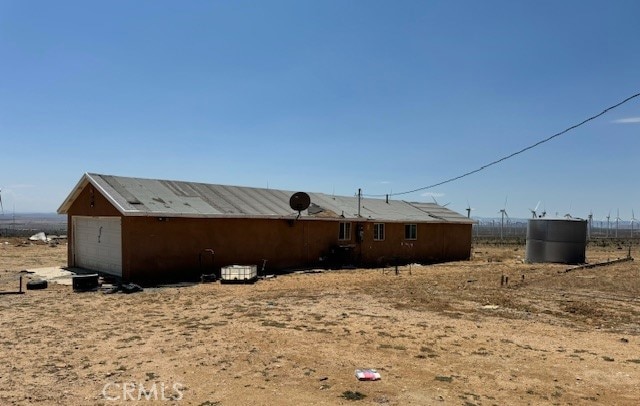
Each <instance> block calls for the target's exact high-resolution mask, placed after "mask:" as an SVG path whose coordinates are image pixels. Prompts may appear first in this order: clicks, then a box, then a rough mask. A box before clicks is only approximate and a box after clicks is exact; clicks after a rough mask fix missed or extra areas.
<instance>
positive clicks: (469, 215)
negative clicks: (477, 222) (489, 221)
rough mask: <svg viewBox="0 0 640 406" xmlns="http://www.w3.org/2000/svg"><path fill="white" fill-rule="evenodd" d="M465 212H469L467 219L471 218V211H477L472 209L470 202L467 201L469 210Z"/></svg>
mask: <svg viewBox="0 0 640 406" xmlns="http://www.w3.org/2000/svg"><path fill="white" fill-rule="evenodd" d="M465 210H466V211H467V218H471V210H475V209H474V208H472V207H471V205H470V204H469V201H468V200H467V208H466V209H465Z"/></svg>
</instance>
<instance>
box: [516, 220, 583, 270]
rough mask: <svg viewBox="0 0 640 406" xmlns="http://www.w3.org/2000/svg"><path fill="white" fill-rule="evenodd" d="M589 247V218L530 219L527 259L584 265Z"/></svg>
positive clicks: (529, 260) (530, 260)
mask: <svg viewBox="0 0 640 406" xmlns="http://www.w3.org/2000/svg"><path fill="white" fill-rule="evenodd" d="M586 248H587V221H586V220H582V219H546V218H539V219H529V223H528V224H527V249H526V251H527V252H526V256H525V260H526V261H527V262H558V263H563V264H582V263H584V262H585V252H586Z"/></svg>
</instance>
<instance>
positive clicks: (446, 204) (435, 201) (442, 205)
mask: <svg viewBox="0 0 640 406" xmlns="http://www.w3.org/2000/svg"><path fill="white" fill-rule="evenodd" d="M431 198H432V199H433V202H434V203H435V204H437V205H438V206H440V207H447V206H448V205H450V204H451V202H449V203H445V204H440V203H438V201H437V200H436V198H435V197H434V196H431Z"/></svg>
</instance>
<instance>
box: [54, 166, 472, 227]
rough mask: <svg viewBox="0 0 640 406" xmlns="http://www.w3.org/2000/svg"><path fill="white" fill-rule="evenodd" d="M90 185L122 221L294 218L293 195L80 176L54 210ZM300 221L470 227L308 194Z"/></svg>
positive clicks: (426, 212) (391, 205)
mask: <svg viewBox="0 0 640 406" xmlns="http://www.w3.org/2000/svg"><path fill="white" fill-rule="evenodd" d="M88 184H91V185H93V186H94V187H95V188H96V189H98V190H99V191H100V192H101V193H102V194H103V195H104V196H105V198H106V199H107V200H108V201H109V202H110V203H111V204H113V205H114V206H115V207H116V208H117V209H118V211H120V213H122V215H124V216H157V217H206V218H220V217H222V218H224V217H228V218H239V217H242V218H295V217H297V216H298V212H296V211H295V210H293V209H291V207H290V206H289V199H290V197H291V195H293V193H294V192H291V191H285V190H277V189H264V188H253V187H244V186H228V185H212V184H206V183H196V182H182V181H170V180H159V179H142V178H130V177H122V176H111V175H101V174H95V173H87V174H85V175H84V176H83V177H82V178H81V179H80V181H79V182H78V184H77V185H76V187H75V188H74V190H73V191H72V192H71V193H70V194H69V196H68V197H67V199H66V200H65V201H64V202H63V203H62V205H61V206H60V208H59V209H58V213H60V214H66V213H68V210H69V208H70V207H71V205H72V204H73V202H74V201H75V199H76V198H77V197H78V195H79V194H80V192H81V191H82V190H83V189H84V188H85V187H86V186H87V185H88ZM308 194H309V197H310V198H311V205H310V206H309V208H308V209H306V210H304V211H302V212H301V213H300V217H301V218H305V219H336V220H339V219H350V220H356V219H360V220H369V221H386V222H407V221H415V222H421V223H422V222H431V223H463V224H471V223H473V221H472V220H470V219H468V218H466V217H464V216H462V215H460V214H458V213H456V212H454V211H452V210H449V209H447V208H445V207H442V206H439V205H437V204H434V203H415V202H406V201H403V200H389V201H388V202H387V201H386V200H383V199H370V198H362V199H361V207H360V217H358V198H357V197H356V196H353V197H349V196H331V195H327V194H324V193H310V192H309V193H308Z"/></svg>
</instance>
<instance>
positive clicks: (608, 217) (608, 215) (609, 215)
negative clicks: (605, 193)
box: [605, 210, 611, 237]
mask: <svg viewBox="0 0 640 406" xmlns="http://www.w3.org/2000/svg"><path fill="white" fill-rule="evenodd" d="M605 218H606V219H607V237H609V230H610V229H611V227H609V219H610V218H611V210H609V214H607V217H605Z"/></svg>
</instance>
